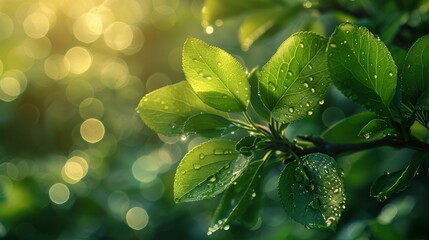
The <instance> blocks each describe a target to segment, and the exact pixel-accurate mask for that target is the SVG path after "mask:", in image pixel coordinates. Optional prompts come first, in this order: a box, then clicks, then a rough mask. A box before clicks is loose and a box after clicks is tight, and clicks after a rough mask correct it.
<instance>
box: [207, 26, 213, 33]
mask: <svg viewBox="0 0 429 240" xmlns="http://www.w3.org/2000/svg"><path fill="white" fill-rule="evenodd" d="M205 32H206V33H207V34H212V33H213V32H214V28H213V26H207V27H206V29H205Z"/></svg>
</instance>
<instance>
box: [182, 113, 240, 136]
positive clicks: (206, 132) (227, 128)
mask: <svg viewBox="0 0 429 240" xmlns="http://www.w3.org/2000/svg"><path fill="white" fill-rule="evenodd" d="M237 129H238V128H237V127H236V126H235V125H233V124H232V123H231V122H230V121H229V120H227V119H225V118H223V117H220V116H218V115H214V114H208V113H202V114H197V115H195V116H192V117H190V118H189V119H188V120H187V121H186V122H185V126H184V128H183V132H185V133H196V134H198V135H200V136H202V137H206V138H215V137H220V136H223V135H226V134H228V133H231V132H232V131H235V130H237Z"/></svg>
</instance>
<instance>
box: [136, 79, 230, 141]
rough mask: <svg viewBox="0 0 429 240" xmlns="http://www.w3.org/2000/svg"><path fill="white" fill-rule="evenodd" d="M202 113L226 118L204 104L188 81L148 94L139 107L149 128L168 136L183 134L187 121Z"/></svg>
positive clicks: (139, 111)
mask: <svg viewBox="0 0 429 240" xmlns="http://www.w3.org/2000/svg"><path fill="white" fill-rule="evenodd" d="M202 112H207V113H213V114H217V115H220V116H225V113H222V112H220V111H218V110H216V109H214V108H212V107H209V106H207V105H206V104H204V103H203V102H202V101H201V100H200V99H199V98H198V97H197V95H195V93H194V92H193V91H192V89H191V87H190V86H189V84H188V83H187V82H186V81H183V82H179V83H177V84H174V85H170V86H166V87H163V88H160V89H157V90H155V91H153V92H150V93H148V94H147V95H145V96H144V97H143V98H142V100H141V101H140V103H139V105H138V107H137V113H138V114H139V115H140V117H141V118H142V120H143V122H144V123H145V124H146V125H147V126H148V127H149V128H151V129H152V130H154V131H156V132H158V133H162V134H164V135H167V136H174V135H179V134H182V133H183V125H184V124H185V122H186V120H188V118H189V117H191V116H194V115H196V114H199V113H202Z"/></svg>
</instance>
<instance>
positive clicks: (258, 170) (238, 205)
mask: <svg viewBox="0 0 429 240" xmlns="http://www.w3.org/2000/svg"><path fill="white" fill-rule="evenodd" d="M264 162H265V161H264V160H253V161H251V162H250V163H249V165H248V167H247V168H246V169H245V170H244V172H243V173H242V174H241V175H240V177H239V178H238V179H237V181H236V182H235V183H234V184H233V185H232V186H231V187H230V188H229V189H228V190H227V191H226V192H225V194H224V195H223V197H222V199H221V201H220V203H219V206H218V208H217V209H216V211H215V214H214V216H213V221H212V226H211V227H210V228H209V230H208V234H209V235H210V234H211V233H213V232H215V231H217V230H219V229H228V228H229V225H230V224H231V223H232V222H233V221H234V220H236V219H237V218H238V217H240V216H241V215H242V214H245V213H246V212H249V211H256V213H252V215H253V214H258V212H259V210H260V209H251V208H250V206H251V205H252V204H253V201H260V200H259V198H261V197H262V196H261V195H262V194H261V193H260V191H259V188H260V184H261V179H262V177H261V174H262V172H263V165H264Z"/></svg>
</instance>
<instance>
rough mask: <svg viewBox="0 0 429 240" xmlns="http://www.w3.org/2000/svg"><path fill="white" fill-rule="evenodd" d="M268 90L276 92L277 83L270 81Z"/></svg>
mask: <svg viewBox="0 0 429 240" xmlns="http://www.w3.org/2000/svg"><path fill="white" fill-rule="evenodd" d="M268 90H270V91H271V92H274V91H275V90H276V85H275V84H274V83H273V82H268Z"/></svg>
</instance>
